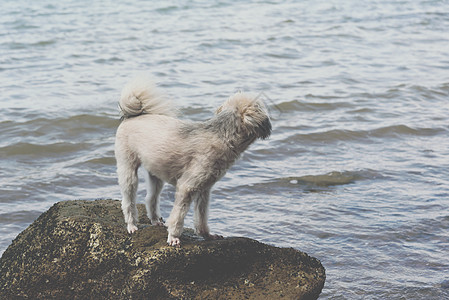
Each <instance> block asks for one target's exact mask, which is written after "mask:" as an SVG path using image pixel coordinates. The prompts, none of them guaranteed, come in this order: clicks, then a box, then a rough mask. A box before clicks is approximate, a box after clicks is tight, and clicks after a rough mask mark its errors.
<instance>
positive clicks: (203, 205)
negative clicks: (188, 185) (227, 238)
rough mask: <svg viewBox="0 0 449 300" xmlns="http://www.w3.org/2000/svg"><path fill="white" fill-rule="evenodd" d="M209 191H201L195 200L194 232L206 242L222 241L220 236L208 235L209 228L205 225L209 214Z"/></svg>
mask: <svg viewBox="0 0 449 300" xmlns="http://www.w3.org/2000/svg"><path fill="white" fill-rule="evenodd" d="M209 201H210V189H205V190H203V191H201V192H200V193H199V195H198V197H197V198H195V204H194V205H195V215H194V224H195V232H196V234H198V235H201V236H202V237H204V238H205V239H207V240H216V239H222V238H223V237H222V236H221V235H216V234H210V232H209V226H208V225H207V219H208V213H209Z"/></svg>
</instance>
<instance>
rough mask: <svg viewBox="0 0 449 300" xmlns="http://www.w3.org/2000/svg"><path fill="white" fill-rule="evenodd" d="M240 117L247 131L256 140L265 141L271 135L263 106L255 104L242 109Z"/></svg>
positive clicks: (269, 124)
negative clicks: (254, 136) (253, 135)
mask: <svg viewBox="0 0 449 300" xmlns="http://www.w3.org/2000/svg"><path fill="white" fill-rule="evenodd" d="M241 117H242V122H243V124H244V126H245V127H246V128H247V130H248V131H249V132H251V133H253V134H255V135H256V137H257V138H261V139H266V138H268V137H269V136H270V135H271V129H272V128H271V122H270V117H269V116H268V113H267V111H266V109H265V106H263V104H259V103H258V102H256V103H252V104H251V105H248V106H246V107H244V108H242V110H241Z"/></svg>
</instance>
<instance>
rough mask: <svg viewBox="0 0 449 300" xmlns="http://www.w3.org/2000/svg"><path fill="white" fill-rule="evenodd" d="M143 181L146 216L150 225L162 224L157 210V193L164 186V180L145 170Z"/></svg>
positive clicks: (162, 221) (158, 193)
mask: <svg viewBox="0 0 449 300" xmlns="http://www.w3.org/2000/svg"><path fill="white" fill-rule="evenodd" d="M145 182H146V184H147V196H146V197H145V206H146V208H147V215H148V218H149V219H150V220H151V224H152V225H159V226H163V225H164V220H163V219H162V217H161V213H160V210H159V195H160V193H161V191H162V188H163V187H164V182H163V181H162V180H160V179H159V178H157V177H156V176H154V175H152V174H151V173H150V172H145Z"/></svg>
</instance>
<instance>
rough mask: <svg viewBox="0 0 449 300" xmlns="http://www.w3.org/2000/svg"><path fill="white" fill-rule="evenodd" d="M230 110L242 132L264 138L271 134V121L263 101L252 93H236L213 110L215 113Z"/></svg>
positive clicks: (228, 111)
mask: <svg viewBox="0 0 449 300" xmlns="http://www.w3.org/2000/svg"><path fill="white" fill-rule="evenodd" d="M222 112H227V113H230V112H232V113H233V115H234V117H235V122H236V123H237V124H235V125H236V126H237V127H238V128H239V129H241V131H243V133H244V134H246V135H249V136H253V137H255V138H260V139H266V138H268V137H269V136H270V134H271V122H270V117H269V115H268V111H267V108H266V107H265V104H264V103H263V101H262V100H261V99H260V98H259V97H257V96H254V95H251V94H247V93H236V94H235V95H233V96H231V97H230V98H229V99H228V100H226V102H225V103H223V105H221V106H220V107H219V108H218V109H217V111H216V112H215V113H216V114H217V115H218V114H220V113H222Z"/></svg>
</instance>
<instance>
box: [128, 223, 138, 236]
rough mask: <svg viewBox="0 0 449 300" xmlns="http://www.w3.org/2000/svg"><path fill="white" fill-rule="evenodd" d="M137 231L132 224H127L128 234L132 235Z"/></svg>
mask: <svg viewBox="0 0 449 300" xmlns="http://www.w3.org/2000/svg"><path fill="white" fill-rule="evenodd" d="M136 231H137V226H136V225H134V224H128V233H130V234H132V233H134V232H136Z"/></svg>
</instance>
